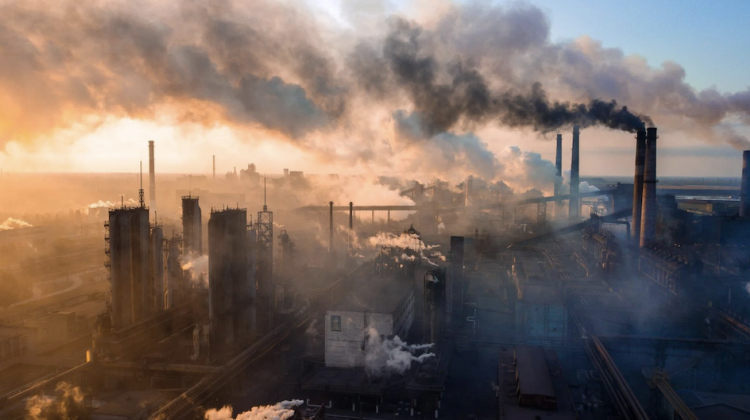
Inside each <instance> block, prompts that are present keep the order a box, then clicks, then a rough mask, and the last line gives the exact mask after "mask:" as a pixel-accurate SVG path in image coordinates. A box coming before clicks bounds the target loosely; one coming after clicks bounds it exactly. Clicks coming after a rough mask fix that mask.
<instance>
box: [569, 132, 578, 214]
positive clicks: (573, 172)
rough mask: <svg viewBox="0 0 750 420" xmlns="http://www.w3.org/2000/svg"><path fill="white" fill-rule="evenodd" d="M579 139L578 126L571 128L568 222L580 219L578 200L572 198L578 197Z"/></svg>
mask: <svg viewBox="0 0 750 420" xmlns="http://www.w3.org/2000/svg"><path fill="white" fill-rule="evenodd" d="M579 138H580V130H579V128H578V126H577V125H576V126H574V127H573V147H572V150H571V157H570V159H571V160H570V201H569V206H570V207H569V209H568V218H569V219H570V221H573V222H577V221H578V219H579V218H580V214H579V212H580V207H581V206H580V199H579V198H578V197H574V196H576V195H578V184H579V183H580V181H579V166H578V143H579Z"/></svg>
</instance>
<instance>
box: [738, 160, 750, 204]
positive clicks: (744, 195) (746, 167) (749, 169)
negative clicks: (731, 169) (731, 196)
mask: <svg viewBox="0 0 750 420" xmlns="http://www.w3.org/2000/svg"><path fill="white" fill-rule="evenodd" d="M740 217H750V150H745V151H744V152H742V184H741V187H740Z"/></svg>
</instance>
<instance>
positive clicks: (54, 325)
mask: <svg viewBox="0 0 750 420" xmlns="http://www.w3.org/2000/svg"><path fill="white" fill-rule="evenodd" d="M103 310H104V302H103V301H100V300H92V301H89V302H84V303H81V304H79V305H75V306H72V307H69V308H66V309H65V310H64V311H57V312H52V313H48V314H45V315H42V316H39V317H37V318H33V319H29V320H26V321H24V323H23V325H24V326H25V327H27V328H32V329H33V330H35V331H36V333H35V334H34V336H35V340H34V342H35V343H36V344H37V345H45V344H48V343H57V344H60V343H64V342H65V341H67V340H70V339H73V338H79V337H81V336H83V335H86V334H89V333H91V330H92V329H93V328H94V324H95V322H96V319H97V315H99V314H100V313H102V312H103Z"/></svg>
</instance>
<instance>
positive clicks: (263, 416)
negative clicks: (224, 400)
mask: <svg viewBox="0 0 750 420" xmlns="http://www.w3.org/2000/svg"><path fill="white" fill-rule="evenodd" d="M303 403H304V401H302V400H291V401H282V402H280V403H277V404H274V405H263V406H260V407H253V408H252V409H250V411H245V412H244V413H242V414H238V415H237V417H232V407H230V406H225V407H223V408H222V409H220V410H216V409H211V410H208V411H206V414H205V416H204V418H205V419H206V420H287V419H290V418H292V416H294V408H295V407H299V406H300V405H302V404H303Z"/></svg>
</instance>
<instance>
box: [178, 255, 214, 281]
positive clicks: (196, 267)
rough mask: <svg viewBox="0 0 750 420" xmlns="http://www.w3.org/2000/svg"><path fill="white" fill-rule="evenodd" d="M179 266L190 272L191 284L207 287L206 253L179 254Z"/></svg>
mask: <svg viewBox="0 0 750 420" xmlns="http://www.w3.org/2000/svg"><path fill="white" fill-rule="evenodd" d="M180 266H181V268H182V269H183V270H184V271H188V272H190V281H191V282H193V284H196V285H198V286H203V287H208V255H200V256H190V257H188V256H180Z"/></svg>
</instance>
